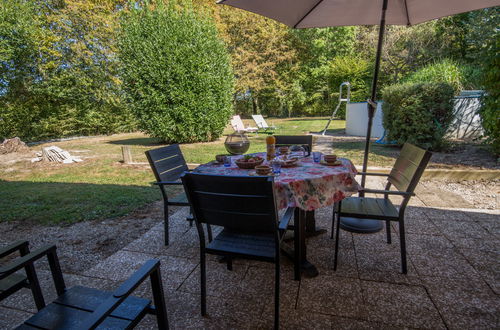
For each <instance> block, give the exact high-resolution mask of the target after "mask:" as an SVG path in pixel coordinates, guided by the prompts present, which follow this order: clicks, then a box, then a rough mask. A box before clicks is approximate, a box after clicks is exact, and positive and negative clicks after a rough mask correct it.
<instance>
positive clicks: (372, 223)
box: [340, 0, 388, 234]
mask: <svg viewBox="0 0 500 330" xmlns="http://www.w3.org/2000/svg"><path fill="white" fill-rule="evenodd" d="M387 1H388V0H384V3H383V5H382V18H381V19H380V29H379V33H378V45H377V56H376V59H375V70H374V72H373V81H372V94H371V97H370V99H368V129H367V130H366V143H365V155H364V157H363V172H364V173H366V168H367V166H368V153H369V152H370V137H371V134H372V124H373V116H374V115H375V111H376V110H377V103H375V100H376V99H377V82H378V72H379V68H380V57H381V55H382V44H383V42H384V33H385V12H386V10H387ZM365 183H366V175H362V176H361V186H362V187H363V188H364V187H365ZM359 196H360V197H364V196H365V194H364V192H363V191H360V192H359ZM340 228H342V229H343V230H347V231H350V232H354V233H363V234H364V233H376V232H378V231H381V230H382V228H383V224H382V221H380V220H373V219H370V220H367V219H360V218H350V217H344V218H342V219H340Z"/></svg>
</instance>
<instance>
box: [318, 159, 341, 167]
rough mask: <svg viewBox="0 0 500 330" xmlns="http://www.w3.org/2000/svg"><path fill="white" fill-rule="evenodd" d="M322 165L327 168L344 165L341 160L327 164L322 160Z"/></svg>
mask: <svg viewBox="0 0 500 330" xmlns="http://www.w3.org/2000/svg"><path fill="white" fill-rule="evenodd" d="M320 164H321V165H326V166H340V165H342V162H341V161H340V160H337V161H335V162H334V163H327V162H325V161H324V160H321V162H320Z"/></svg>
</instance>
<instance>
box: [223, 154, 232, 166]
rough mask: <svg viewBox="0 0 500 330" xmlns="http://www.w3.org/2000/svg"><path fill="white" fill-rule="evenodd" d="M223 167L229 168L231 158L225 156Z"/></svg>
mask: <svg viewBox="0 0 500 330" xmlns="http://www.w3.org/2000/svg"><path fill="white" fill-rule="evenodd" d="M224 166H225V167H231V157H229V156H226V158H224Z"/></svg>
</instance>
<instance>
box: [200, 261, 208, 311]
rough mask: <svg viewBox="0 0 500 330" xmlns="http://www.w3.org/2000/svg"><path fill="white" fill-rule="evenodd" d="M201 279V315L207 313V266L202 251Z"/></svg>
mask: <svg viewBox="0 0 500 330" xmlns="http://www.w3.org/2000/svg"><path fill="white" fill-rule="evenodd" d="M200 275H201V277H200V279H201V283H200V284H201V285H200V286H201V315H202V316H205V315H207V266H206V260H205V252H204V251H203V252H202V253H201V257H200Z"/></svg>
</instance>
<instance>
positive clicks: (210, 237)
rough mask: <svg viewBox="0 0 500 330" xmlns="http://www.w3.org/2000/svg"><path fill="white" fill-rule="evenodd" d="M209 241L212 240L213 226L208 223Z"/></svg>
mask: <svg viewBox="0 0 500 330" xmlns="http://www.w3.org/2000/svg"><path fill="white" fill-rule="evenodd" d="M207 234H208V242H209V243H210V242H212V239H213V237H212V227H211V226H210V225H209V224H208V223H207Z"/></svg>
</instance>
